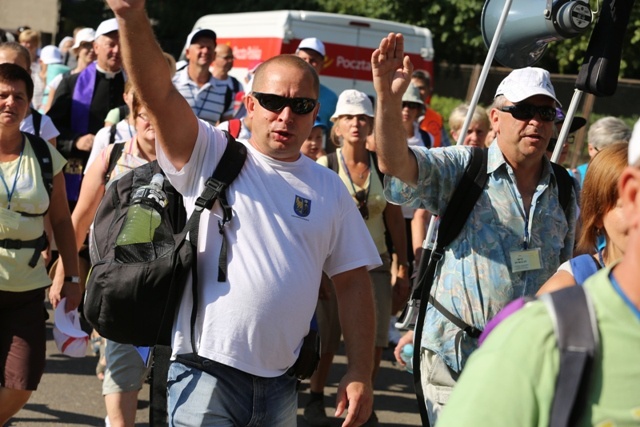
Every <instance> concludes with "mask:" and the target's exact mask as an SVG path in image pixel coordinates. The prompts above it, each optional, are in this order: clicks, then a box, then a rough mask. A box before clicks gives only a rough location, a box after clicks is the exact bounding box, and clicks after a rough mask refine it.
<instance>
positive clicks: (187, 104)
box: [0, 0, 640, 427]
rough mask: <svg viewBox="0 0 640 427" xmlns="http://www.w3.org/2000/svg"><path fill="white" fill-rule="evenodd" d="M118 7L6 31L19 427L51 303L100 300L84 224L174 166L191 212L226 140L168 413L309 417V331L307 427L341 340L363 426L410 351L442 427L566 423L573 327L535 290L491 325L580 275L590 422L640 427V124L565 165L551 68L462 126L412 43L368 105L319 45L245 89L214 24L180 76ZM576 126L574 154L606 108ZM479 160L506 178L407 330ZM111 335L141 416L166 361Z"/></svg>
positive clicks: (12, 357)
mask: <svg viewBox="0 0 640 427" xmlns="http://www.w3.org/2000/svg"><path fill="white" fill-rule="evenodd" d="M107 3H108V5H109V7H110V8H111V9H112V11H113V12H114V14H115V18H112V19H108V20H106V21H103V22H102V23H101V24H100V25H99V26H98V27H97V28H96V29H93V28H78V29H76V31H75V32H74V34H73V36H69V37H65V38H64V39H63V40H62V41H61V42H60V44H59V46H53V45H51V46H44V47H41V46H40V36H39V33H38V32H37V31H33V30H31V29H28V28H22V29H21V30H22V31H21V32H20V34H18V35H17V36H16V37H15V41H5V42H2V43H0V179H1V180H2V183H3V185H2V186H0V218H1V220H0V425H4V424H5V423H6V422H8V421H9V420H10V419H11V417H13V416H14V415H15V414H16V413H17V412H18V411H19V410H20V409H21V408H22V407H23V406H24V405H25V404H26V402H27V401H28V400H29V397H30V396H31V393H32V392H33V391H35V390H36V389H37V386H38V383H39V382H40V379H41V377H42V375H43V373H44V370H45V344H46V335H45V322H46V311H45V310H43V301H44V300H45V291H46V293H47V299H48V301H50V303H51V305H52V306H53V308H54V309H55V308H56V307H57V306H58V305H59V304H61V301H62V300H63V299H65V298H66V302H65V310H67V311H72V310H76V309H77V308H78V307H79V306H80V308H81V300H82V294H83V291H84V286H85V281H86V275H87V271H88V266H89V260H88V256H87V247H86V242H87V236H88V233H89V232H90V229H91V227H92V221H93V217H94V215H95V212H96V210H97V209H98V205H99V204H100V201H101V199H102V196H103V195H104V194H105V191H106V188H108V186H109V185H110V184H111V183H112V182H114V181H115V180H117V179H119V178H120V177H122V176H123V175H124V174H126V173H129V172H130V171H131V170H132V169H133V168H136V167H138V166H140V165H143V164H145V163H147V162H152V161H157V162H158V164H159V165H160V167H161V168H162V170H163V172H164V174H165V176H166V177H167V179H168V180H169V181H170V182H171V184H172V185H173V186H174V187H175V188H176V189H177V191H178V192H179V193H180V194H181V195H182V196H183V199H184V205H185V208H186V211H187V214H188V215H189V214H191V212H192V211H193V210H194V207H195V201H196V198H197V197H198V195H200V193H201V192H202V189H203V186H204V183H205V181H206V178H207V177H209V176H211V174H212V173H213V171H214V170H215V168H216V167H217V165H218V164H219V163H220V159H221V156H222V154H223V152H224V150H225V147H226V145H227V137H226V133H225V132H228V133H230V134H231V135H232V136H234V137H235V138H237V139H238V140H239V141H240V142H241V143H242V144H244V146H246V148H247V151H248V157H247V160H246V162H245V164H244V167H243V169H242V171H241V172H240V174H239V176H238V178H237V179H236V180H235V181H233V183H232V184H231V186H230V187H229V189H228V196H227V199H228V202H229V204H230V205H231V207H232V210H233V214H232V218H231V220H230V221H229V223H228V224H227V226H226V227H225V228H224V230H222V229H220V231H219V227H218V221H219V218H220V217H221V216H222V208H221V207H220V206H219V205H218V204H216V205H215V206H214V207H213V209H212V210H211V212H210V213H209V212H206V213H205V214H203V216H202V220H201V227H200V236H199V239H198V242H196V245H197V255H196V256H197V258H198V264H197V265H198V278H199V280H198V282H197V283H195V284H193V283H192V282H191V281H188V282H187V285H186V288H185V290H184V292H183V294H182V296H181V299H180V301H179V303H178V304H177V307H178V308H177V312H176V317H175V320H174V325H173V330H172V339H171V346H170V348H167V352H168V353H167V356H169V354H170V361H169V362H166V363H167V364H168V366H165V367H164V371H166V372H167V374H166V378H162V380H161V384H162V387H161V388H162V390H163V392H164V391H166V392H164V393H162V394H163V398H162V399H161V401H162V402H163V405H164V412H163V411H161V415H160V417H159V419H157V420H155V422H154V423H153V424H154V425H156V424H157V425H165V424H169V425H189V426H192V425H193V426H196V425H197V426H222V425H264V426H275V425H277V426H294V425H296V409H297V402H298V398H297V394H298V390H299V380H298V379H297V378H296V377H295V376H293V375H292V374H291V368H292V366H294V364H295V363H296V359H297V358H298V355H299V352H300V347H301V344H302V342H303V339H304V337H305V336H306V335H307V333H308V332H309V328H310V326H309V325H310V322H311V320H312V318H313V319H314V321H313V322H311V323H312V324H313V323H315V322H316V321H317V325H318V329H319V334H320V340H319V341H320V346H319V350H318V351H319V362H318V367H317V369H316V370H315V372H314V374H313V375H312V376H311V379H310V380H309V388H310V396H309V399H308V401H307V402H305V408H304V418H305V420H306V422H307V423H308V424H309V425H311V426H330V425H332V420H331V417H330V416H328V415H327V413H326V409H325V392H324V388H325V385H326V382H327V378H328V376H329V372H330V370H331V368H332V363H333V358H334V355H335V354H336V353H337V351H338V348H339V345H340V343H341V342H344V345H345V351H346V355H347V358H348V364H347V369H346V372H345V374H344V376H343V377H342V379H341V380H340V383H339V385H338V390H337V395H336V413H335V414H334V415H335V416H336V417H340V416H344V422H343V426H345V427H346V426H358V425H365V426H375V425H378V419H377V416H376V412H375V407H376V405H375V399H374V396H375V395H376V392H375V390H376V387H375V383H376V375H377V372H378V369H379V366H380V361H381V357H382V351H383V349H384V348H386V347H387V346H389V345H390V343H391V345H392V346H394V347H395V355H396V358H397V361H398V363H399V364H400V365H404V364H405V362H406V359H405V360H403V359H402V357H401V354H400V353H401V352H402V349H403V348H404V346H405V345H406V344H409V343H414V344H415V347H414V348H415V350H414V351H415V352H416V353H417V359H416V360H419V362H420V363H419V366H414V368H417V369H416V370H417V371H418V372H420V377H419V378H420V381H419V382H418V387H417V390H418V393H417V399H418V402H419V404H420V405H421V407H422V408H423V423H424V424H425V425H426V424H428V423H429V424H431V425H435V424H436V423H437V425H438V426H439V425H443V426H448V425H451V426H459V425H481V426H482V425H487V426H489V425H491V426H494V425H504V426H513V425H518V426H528V425H531V426H538V425H548V424H549V423H550V420H551V418H550V417H551V413H552V407H553V406H554V402H555V400H554V396H555V392H556V388H555V387H556V383H557V381H559V380H557V378H558V375H559V361H558V360H559V359H560V357H561V355H560V351H559V349H558V347H557V344H556V341H555V333H554V323H553V322H554V319H553V318H552V317H550V314H549V312H548V311H547V310H546V309H545V306H544V303H543V302H542V301H537V300H533V299H532V300H531V301H530V302H527V303H526V304H525V305H524V307H523V308H522V309H521V310H520V311H518V312H517V313H515V314H513V315H512V316H508V318H507V319H506V320H504V321H502V322H501V323H500V324H499V325H498V326H496V327H495V328H493V327H490V328H488V327H487V326H488V324H490V322H492V319H494V318H495V317H496V316H497V315H498V314H499V313H500V312H501V310H502V309H503V308H505V307H506V306H508V305H509V304H510V303H511V302H512V301H513V300H516V299H518V298H520V297H533V296H535V295H536V294H538V295H543V294H547V293H551V292H561V291H562V290H563V289H565V288H570V287H573V286H576V285H577V286H581V287H583V288H584V291H585V293H586V295H587V300H588V301H590V304H591V305H590V307H591V311H592V312H593V313H594V319H595V324H596V325H597V329H598V332H599V337H600V339H599V341H598V346H597V351H596V352H595V354H594V355H592V358H591V359H590V363H589V364H588V368H587V369H589V370H591V371H592V372H593V374H592V375H590V376H589V380H588V381H584V382H583V383H581V384H580V385H579V390H576V394H577V395H579V399H582V400H579V401H578V403H577V408H578V409H577V410H576V411H575V412H574V413H572V417H573V418H572V420H571V424H570V425H635V424H638V423H640V390H639V388H640V381H639V375H640V373H638V372H637V369H638V368H637V367H636V366H637V363H635V359H634V358H633V357H634V355H636V354H637V352H636V351H637V350H640V348H639V347H640V286H639V285H638V284H637V281H636V280H634V277H637V275H638V274H639V273H640V271H637V270H638V268H639V267H638V266H639V265H640V263H638V262H637V261H638V259H637V258H635V252H636V250H640V198H639V197H640V128H638V126H636V129H635V131H634V132H633V133H632V131H631V129H630V128H629V127H628V126H627V125H626V124H625V122H624V121H622V120H620V119H618V118H615V117H605V118H603V119H600V120H598V121H596V122H595V123H593V124H591V125H590V126H589V129H588V144H589V145H588V147H589V156H590V158H591V160H590V161H589V162H588V163H587V164H584V165H580V166H579V167H578V168H576V169H572V170H566V169H564V168H562V167H558V165H555V164H552V162H551V161H550V157H551V154H550V153H551V152H552V151H553V146H554V145H555V144H557V143H558V141H557V138H558V135H559V134H560V129H561V127H562V126H563V123H564V121H565V119H566V117H565V114H564V112H563V110H562V103H561V100H559V99H558V96H557V95H556V92H555V90H554V87H553V84H552V82H551V77H550V74H549V73H548V72H547V71H546V70H544V69H541V68H537V67H527V68H523V69H516V70H513V71H512V72H511V73H510V74H509V75H508V76H507V77H505V78H504V80H502V82H501V83H500V85H499V86H498V88H497V90H496V92H495V96H494V100H493V103H492V105H490V106H489V107H487V108H486V109H485V108H482V107H480V106H477V107H475V109H474V110H473V111H469V110H470V107H469V106H468V105H465V104H462V105H460V106H458V107H457V108H455V109H454V110H453V111H452V113H451V114H450V116H449V117H448V123H447V122H445V119H444V118H443V117H442V115H440V114H439V113H438V112H436V111H435V110H433V109H432V108H431V106H430V105H429V100H430V97H431V90H432V87H431V79H430V76H429V74H428V73H427V72H425V71H423V70H414V69H413V66H412V64H411V61H410V60H409V58H408V57H407V56H405V53H404V39H403V36H402V35H400V34H390V35H388V36H387V37H385V38H384V39H382V40H381V41H380V45H379V47H378V49H376V50H375V51H374V52H373V55H372V58H371V66H372V80H373V84H374V88H375V97H374V100H373V101H372V98H371V97H370V96H369V95H368V94H365V93H363V92H360V91H358V90H345V91H344V92H342V93H340V94H336V93H335V92H333V91H332V90H331V89H330V88H328V87H326V86H324V85H322V84H321V83H320V78H319V75H320V74H321V73H322V71H323V67H324V64H325V60H326V59H327V58H326V56H327V54H326V50H325V46H324V44H323V42H322V41H321V40H319V39H317V38H307V39H304V40H302V42H301V43H300V45H299V46H298V49H297V50H296V52H295V53H294V54H292V55H279V56H276V57H273V58H268V59H266V60H265V61H264V62H262V63H260V64H259V65H257V66H256V67H254V69H252V70H251V73H250V74H249V76H248V77H247V80H245V81H244V82H242V83H241V82H239V81H238V80H236V79H235V78H234V77H232V76H231V75H230V74H229V71H230V70H231V69H232V67H233V49H232V48H231V47H229V46H227V45H218V43H217V38H216V33H215V31H213V30H210V29H196V30H194V31H193V32H191V33H190V34H189V35H188V36H187V38H186V44H185V50H184V58H185V60H184V61H181V62H179V63H178V64H176V61H175V60H174V58H173V57H172V56H171V55H169V54H167V53H165V52H163V51H162V50H161V49H160V47H159V45H158V43H157V42H156V40H155V36H154V34H153V30H152V26H151V23H150V21H149V19H148V17H147V15H146V12H145V0H107ZM467 115H470V116H471V120H470V122H469V123H470V124H469V126H468V129H467V130H466V134H464V135H463V134H461V132H462V131H463V123H464V122H465V118H466V117H467ZM566 125H567V126H569V127H570V130H569V136H568V138H567V140H566V141H560V143H564V144H565V147H566V146H568V144H570V143H571V141H572V140H573V139H572V138H573V133H574V132H576V131H577V130H578V129H580V128H582V127H584V126H586V120H584V119H582V118H579V117H573V118H572V122H571V123H567V124H566ZM478 149H480V151H481V152H483V153H484V156H485V159H484V163H483V167H485V168H486V171H484V172H486V183H484V184H483V187H482V188H481V189H480V191H479V196H478V199H477V201H476V202H475V204H474V205H473V207H472V209H471V211H470V212H471V213H470V214H469V216H468V218H467V219H466V221H465V222H464V226H463V227H462V229H461V232H460V233H459V235H458V236H457V237H456V238H455V239H454V240H453V242H452V243H451V244H449V245H448V246H447V247H445V248H442V249H443V251H442V253H441V259H439V261H438V263H437V265H436V269H435V272H434V276H433V287H432V289H431V293H430V298H429V301H428V303H427V301H422V303H423V304H424V305H425V307H426V310H425V312H424V318H420V319H419V320H420V321H421V322H418V324H417V325H416V331H417V332H418V333H415V332H414V331H408V332H405V333H404V334H403V335H400V334H399V331H398V330H397V329H396V327H395V323H396V316H397V315H398V314H399V312H400V311H401V310H402V308H403V307H404V305H405V303H406V302H407V300H408V298H409V296H410V294H411V285H412V283H411V278H412V273H415V270H416V267H417V263H418V261H419V260H420V258H421V256H422V255H423V246H424V245H423V241H425V239H427V229H428V224H429V223H430V222H431V221H434V222H435V223H436V224H437V221H438V219H439V218H440V217H442V215H443V214H444V213H445V211H447V208H448V207H449V202H450V200H451V199H452V196H453V195H454V193H455V191H456V189H457V188H458V186H459V185H460V182H461V181H464V179H465V176H466V173H467V170H468V168H469V164H470V163H472V162H473V161H474V160H473V159H474V156H475V155H476V154H474V153H476V152H478ZM114 152H115V153H117V158H114V154H113V153H114ZM565 155H566V150H565ZM562 160H563V159H562V157H561V158H560V160H559V162H562ZM443 224H444V223H443ZM441 231H443V230H441ZM223 233H224V236H221V235H222V234H223ZM97 238H100V236H97ZM223 240H224V241H226V242H229V245H228V248H227V261H226V262H227V275H226V277H224V278H223V279H220V278H219V276H218V273H217V272H218V267H219V262H220V253H221V246H222V241H223ZM434 240H435V238H434ZM425 254H427V255H428V254H429V252H425ZM579 258H580V259H581V260H582V261H581V262H584V260H588V263H589V264H590V266H591V267H590V270H589V271H590V273H589V274H587V275H583V272H582V268H583V267H582V265H584V264H581V263H580V262H577V261H576V260H577V259H579ZM54 261H55V263H54ZM51 265H56V267H55V268H51ZM593 272H595V274H593V275H591V273H593ZM583 276H585V277H583ZM587 276H591V278H589V279H585V278H586V277H587ZM583 282H584V283H583ZM192 286H195V287H196V290H197V294H198V298H199V300H198V304H197V307H195V309H194V313H192V306H193V305H194V303H193V300H192V295H193V292H192V291H193V290H192V289H191V287H192ZM248 296H250V297H248ZM541 299H542V298H541ZM527 301H529V300H527ZM567 309H569V308H567ZM193 314H195V316H194V315H193ZM84 326H85V327H86V325H84ZM489 329H491V332H490V333H489V331H488V330H489ZM87 332H89V333H91V332H92V331H90V330H88V331H87ZM481 335H482V338H481V339H480V337H481ZM91 341H92V343H94V347H95V352H96V353H97V354H98V355H99V357H98V366H97V367H96V374H97V376H98V378H99V381H101V384H102V393H103V395H104V400H105V408H106V417H105V424H106V425H107V426H126V427H129V426H131V427H132V426H133V425H134V424H135V417H136V408H137V399H138V392H139V391H140V389H141V388H142V385H143V383H144V381H145V378H146V377H147V375H148V374H149V369H150V365H149V364H148V363H146V362H147V361H146V360H143V358H142V357H140V352H139V351H138V350H137V349H136V348H135V347H134V346H133V345H130V344H125V343H118V342H115V341H113V340H109V339H104V338H102V337H100V336H99V334H97V333H96V332H95V331H93V333H92V339H91ZM479 342H482V345H480V344H479ZM634 350H636V351H634ZM158 360H160V359H158ZM158 363H159V362H158ZM153 369H156V368H155V367H154V368H153ZM164 371H163V370H159V371H158V372H164ZM398 375H406V374H404V373H401V372H398ZM97 383H98V380H97ZM345 414H346V415H345Z"/></svg>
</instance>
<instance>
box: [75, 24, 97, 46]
mask: <svg viewBox="0 0 640 427" xmlns="http://www.w3.org/2000/svg"><path fill="white" fill-rule="evenodd" d="M95 39H96V31H95V30H94V29H93V28H83V29H81V30H80V31H78V32H77V33H76V38H75V42H74V43H73V46H71V50H73V51H75V50H76V49H78V48H79V47H80V45H81V44H82V43H85V42H92V41H94V40H95Z"/></svg>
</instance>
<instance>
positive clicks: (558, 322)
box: [478, 255, 601, 427]
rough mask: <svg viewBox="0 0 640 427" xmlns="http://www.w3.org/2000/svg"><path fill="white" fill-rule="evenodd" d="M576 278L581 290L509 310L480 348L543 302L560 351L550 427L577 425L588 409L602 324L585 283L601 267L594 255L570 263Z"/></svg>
mask: <svg viewBox="0 0 640 427" xmlns="http://www.w3.org/2000/svg"><path fill="white" fill-rule="evenodd" d="M569 262H570V264H571V268H572V272H573V277H574V278H575V279H576V282H577V284H578V285H579V286H570V287H568V288H564V289H561V290H559V291H556V292H552V293H549V294H543V295H540V296H539V297H537V298H535V297H521V298H518V299H516V300H514V301H512V302H510V303H509V304H507V306H505V307H504V308H503V309H502V310H500V313H498V314H497V315H496V316H495V317H494V318H493V319H491V321H489V323H488V324H487V326H486V327H485V329H484V331H483V332H482V335H481V336H480V338H479V340H478V344H479V345H481V344H482V342H483V341H484V340H485V339H486V338H487V336H488V335H489V334H490V333H491V331H492V330H493V329H495V327H496V326H498V325H499V324H500V323H501V322H502V321H503V320H504V319H506V318H507V317H509V316H511V315H512V314H513V313H515V312H517V311H518V310H520V309H521V308H522V307H524V306H525V305H526V304H527V303H528V302H530V301H534V300H536V299H538V300H540V301H543V302H544V304H545V306H546V308H547V310H548V311H549V317H550V318H551V320H552V321H553V322H554V325H553V326H554V327H553V329H554V331H555V335H556V341H557V343H558V349H559V350H560V369H559V370H558V378H557V380H556V390H555V394H554V397H553V403H552V406H551V417H550V420H549V426H550V427H568V426H573V425H576V424H577V422H578V420H579V419H580V417H581V415H582V413H583V411H584V409H585V402H586V397H587V393H588V391H589V383H590V379H591V366H592V364H593V359H594V356H595V353H596V348H597V345H598V340H599V336H598V324H597V320H596V316H595V310H594V308H593V304H592V302H591V299H590V298H589V296H588V292H587V290H586V289H585V288H584V287H583V286H582V284H583V283H584V281H585V280H586V279H587V278H588V277H590V276H591V275H593V274H594V273H595V272H597V271H598V270H599V269H600V268H601V266H600V264H598V263H597V262H596V260H595V259H594V258H593V257H592V256H591V255H580V256H577V257H575V258H572V259H571V260H570V261H569Z"/></svg>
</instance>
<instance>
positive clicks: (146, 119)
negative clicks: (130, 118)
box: [136, 113, 149, 123]
mask: <svg viewBox="0 0 640 427" xmlns="http://www.w3.org/2000/svg"><path fill="white" fill-rule="evenodd" d="M136 117H139V118H140V119H142V121H144V122H147V123H149V116H147V115H146V114H145V113H140V114H138V115H137V116H136Z"/></svg>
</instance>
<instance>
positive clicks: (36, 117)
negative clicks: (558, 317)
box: [31, 108, 42, 137]
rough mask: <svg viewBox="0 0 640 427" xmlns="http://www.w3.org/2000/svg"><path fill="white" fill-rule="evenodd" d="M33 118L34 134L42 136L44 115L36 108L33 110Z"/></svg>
mask: <svg viewBox="0 0 640 427" xmlns="http://www.w3.org/2000/svg"><path fill="white" fill-rule="evenodd" d="M31 117H32V121H33V134H34V135H35V136H38V137H39V136H40V127H41V126H42V114H40V112H39V111H38V110H36V109H35V108H31Z"/></svg>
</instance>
